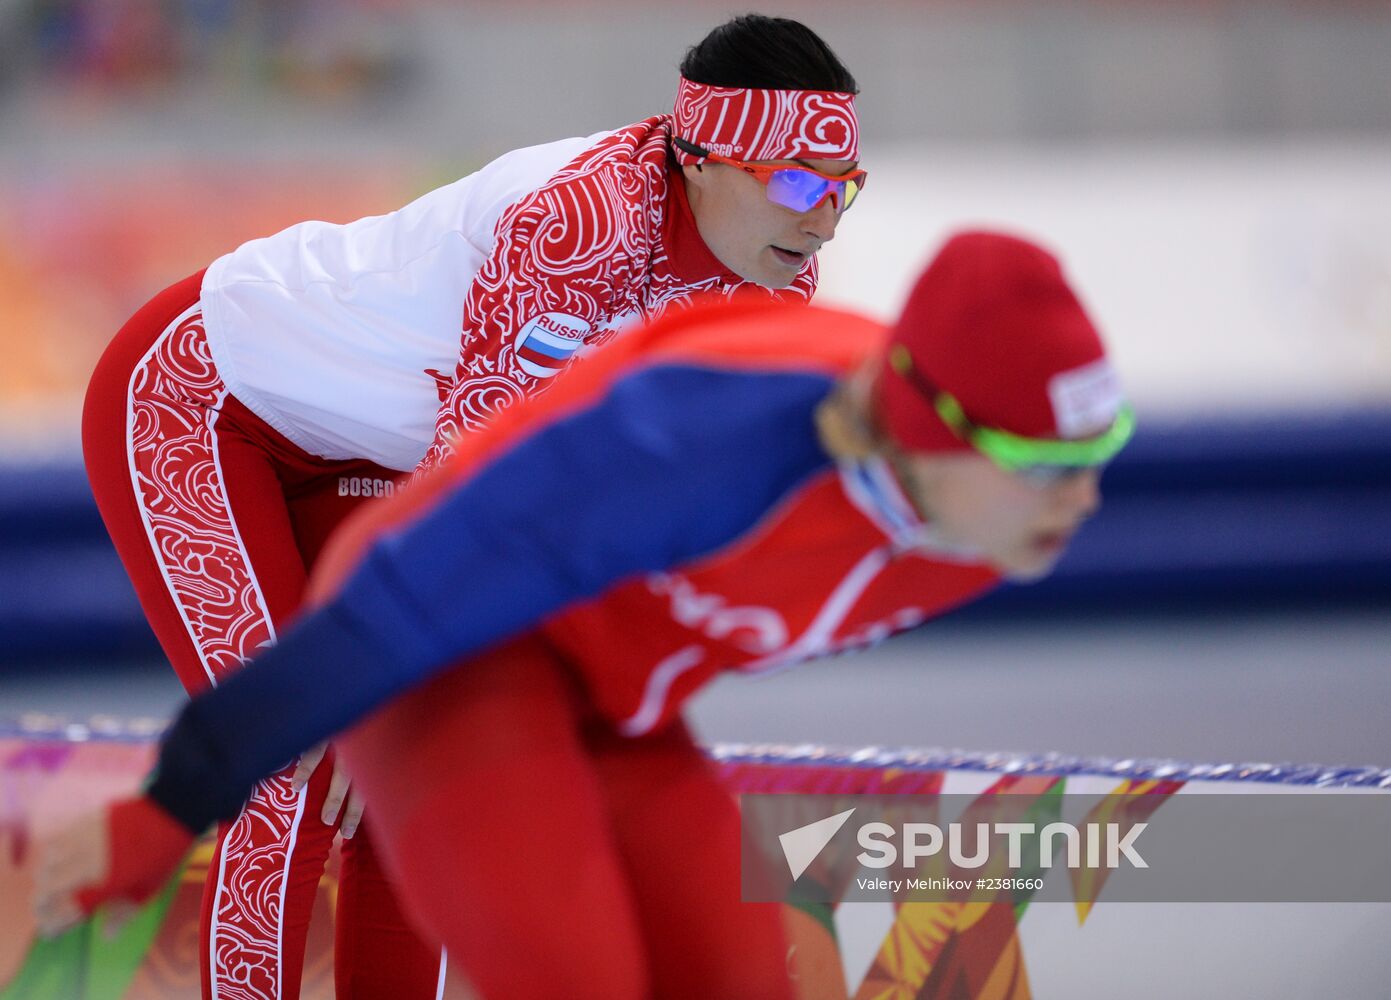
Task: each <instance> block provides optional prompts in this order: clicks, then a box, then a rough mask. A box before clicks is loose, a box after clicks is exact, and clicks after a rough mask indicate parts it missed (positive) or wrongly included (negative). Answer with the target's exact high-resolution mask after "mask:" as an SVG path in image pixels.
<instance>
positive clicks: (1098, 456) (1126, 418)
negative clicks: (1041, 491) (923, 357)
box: [889, 344, 1135, 481]
mask: <svg viewBox="0 0 1391 1000" xmlns="http://www.w3.org/2000/svg"><path fill="white" fill-rule="evenodd" d="M889 366H890V367H891V368H893V370H894V372H896V373H897V374H899V375H901V376H903V377H904V378H906V379H907V380H908V382H909V384H910V385H912V386H913V388H914V389H916V390H917V391H918V392H919V393H920V394H921V395H922V396H923V398H924V399H926V400H927V401H928V402H930V403H931V404H932V407H933V409H934V410H936V412H937V415H938V416H939V417H941V418H942V422H943V423H945V424H946V425H947V427H948V428H950V430H951V432H952V433H953V434H955V435H956V436H957V437H958V438H960V439H961V440H962V441H965V442H966V443H967V444H969V445H970V446H971V447H972V448H975V449H976V451H978V452H980V453H981V454H982V455H984V456H985V457H986V458H989V459H990V460H991V461H993V462H994V463H995V464H996V465H998V466H999V467H1000V468H1002V469H1004V470H1005V471H1007V472H1018V473H1022V474H1024V475H1026V476H1029V477H1030V478H1033V479H1039V480H1044V481H1048V480H1054V479H1061V478H1065V477H1066V476H1069V475H1071V474H1073V473H1075V472H1079V471H1081V470H1083V469H1095V468H1098V467H1100V466H1102V465H1105V464H1106V463H1107V462H1109V461H1110V460H1111V459H1113V458H1115V457H1116V454H1117V453H1118V452H1119V451H1120V450H1121V449H1122V448H1124V447H1125V445H1126V442H1128V441H1129V440H1130V438H1131V436H1132V435H1133V434H1134V433H1135V411H1134V410H1133V409H1132V408H1131V407H1130V406H1129V404H1127V405H1125V406H1122V407H1121V409H1120V412H1119V413H1117V414H1116V419H1115V420H1113V421H1112V422H1111V426H1110V427H1108V428H1107V429H1106V430H1105V431H1103V432H1102V433H1101V434H1098V435H1097V436H1096V437H1090V438H1082V439H1079V440H1075V441H1059V440H1054V439H1051V438H1031V437H1024V436H1022V435H1019V434H1011V433H1010V432H1009V431H1004V430H1000V429H999V428H996V427H984V426H982V425H980V424H977V423H975V422H974V421H972V420H971V419H970V418H969V417H967V416H966V411H965V410H964V409H963V408H962V406H961V403H960V401H959V400H958V399H957V398H956V397H955V396H953V395H952V394H951V393H949V392H947V391H945V390H943V389H939V388H937V387H936V386H934V385H933V384H932V383H930V382H929V381H928V380H927V379H926V378H924V377H923V374H922V373H921V372H920V371H918V369H917V367H916V366H915V365H914V364H913V358H912V356H911V355H910V354H909V353H908V349H907V348H906V347H904V346H903V345H902V344H895V345H894V346H893V347H892V348H890V351H889Z"/></svg>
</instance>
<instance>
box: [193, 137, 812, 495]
mask: <svg viewBox="0 0 1391 1000" xmlns="http://www.w3.org/2000/svg"><path fill="white" fill-rule="evenodd" d="M670 136H671V118H670V116H667V115H662V116H657V117H653V118H649V119H646V120H645V121H641V122H638V123H636V124H634V125H630V126H628V127H626V128H622V129H619V130H617V131H614V132H604V133H599V134H597V135H592V136H587V137H584V138H574V139H564V140H561V141H559V142H552V143H547V144H546V145H542V146H533V147H530V148H527V149H519V150H516V151H514V152H511V153H508V154H506V155H504V156H502V157H500V158H498V159H497V160H494V161H493V162H492V163H490V164H488V165H487V166H485V167H483V168H482V169H481V170H479V171H477V172H476V173H473V174H470V175H469V176H467V177H464V178H462V179H460V180H458V181H455V182H454V183H452V184H449V185H446V186H445V187H442V188H439V189H437V190H435V191H431V192H430V193H429V194H426V195H424V196H423V197H421V198H418V199H417V200H415V201H414V202H411V203H410V204H409V205H407V206H405V207H404V208H402V209H400V210H398V211H395V212H392V213H390V214H388V215H381V216H374V217H370V218H365V219H359V220H357V221H356V222H351V223H348V224H347V225H334V224H330V223H326V222H305V223H301V224H300V225H297V226H292V227H291V228H289V229H286V230H284V231H283V232H280V233H277V234H275V235H274V236H269V237H266V238H265V239H258V240H252V241H251V242H249V243H246V244H244V245H242V246H241V247H239V248H237V249H236V250H234V251H233V252H232V253H230V254H227V255H226V256H224V257H222V258H219V259H218V260H217V261H215V262H214V263H213V264H212V266H211V267H209V268H208V270H207V273H206V275H205V276H204V278H203V286H202V308H203V316H204V321H205V323H206V328H207V336H208V342H209V346H210V349H211V352H212V356H213V360H214V362H215V364H216V365H217V369H218V373H219V374H220V375H221V377H222V379H223V381H224V383H225V384H226V386H227V388H228V389H229V390H230V392H231V393H232V395H234V396H235V397H236V398H237V399H239V400H240V401H241V402H242V403H244V404H245V405H246V406H247V408H249V409H250V410H251V411H252V412H253V413H255V414H256V415H257V416H259V417H260V418H261V419H263V420H264V421H266V423H268V424H269V425H270V426H271V427H273V428H275V429H276V430H277V431H279V432H280V433H281V434H283V435H284V436H285V437H287V438H288V439H289V440H290V441H292V442H293V443H294V444H296V445H298V446H299V447H301V448H303V449H304V450H305V451H307V452H309V453H311V454H313V455H317V456H319V457H322V458H325V459H331V460H338V459H354V458H365V459H369V460H371V461H373V462H376V463H377V464H379V465H383V466H386V467H387V468H391V469H400V470H410V469H414V468H415V467H416V465H417V463H420V462H421V461H422V458H424V459H425V464H426V465H433V464H435V463H436V462H437V461H438V460H439V459H440V458H441V457H443V455H444V454H446V453H447V452H448V450H449V441H450V440H452V439H453V438H454V437H455V436H457V435H458V434H459V433H460V432H467V431H470V430H475V429H477V428H478V427H479V426H481V425H482V423H483V422H484V421H486V420H487V419H488V418H489V417H490V416H491V415H492V414H494V413H496V412H497V411H499V410H500V409H502V408H503V407H505V406H507V405H509V404H511V403H512V402H515V401H516V400H518V399H520V398H523V397H525V396H528V395H531V394H532V393H534V392H535V391H537V390H538V389H540V388H542V387H544V386H545V385H546V384H547V380H548V379H550V378H551V377H552V376H553V375H555V374H556V373H557V372H559V371H561V370H563V369H564V368H565V366H566V365H567V363H568V362H569V361H570V360H571V359H573V358H574V357H575V356H576V355H577V354H579V353H581V352H582V351H584V350H585V349H586V348H589V347H592V346H594V345H596V344H598V343H600V342H601V341H603V340H605V339H607V338H608V337H609V336H611V335H612V333H613V331H615V330H616V329H618V328H619V327H621V326H623V325H625V324H627V323H629V322H631V321H634V320H647V319H651V318H653V317H655V316H657V315H659V314H660V313H662V312H663V311H664V310H665V309H666V308H667V307H668V306H670V305H671V304H672V303H675V302H680V301H682V300H684V299H687V298H688V297H689V296H691V295H692V294H694V293H714V294H728V293H730V292H733V291H734V290H735V289H738V288H750V287H757V286H753V285H751V284H749V283H748V282H744V281H743V280H742V279H741V278H739V277H738V276H737V275H735V274H733V273H732V272H730V271H729V270H728V269H726V268H725V267H724V266H723V265H722V264H720V262H719V261H718V260H717V259H716V258H715V257H714V255H713V254H712V253H711V252H710V250H709V249H708V248H707V247H706V246H705V244H704V242H703V241H702V240H701V238H700V235H699V233H698V232H697V231H696V228H695V221H694V219H693V217H692V215H691V210H690V206H689V205H688V203H687V201H686V193H685V186H684V184H683V183H682V182H681V179H680V175H679V173H677V172H675V169H676V168H673V167H672V166H671V165H670V163H669V160H668V155H669V154H668V142H669V139H670ZM815 287H816V269H815V262H814V261H810V262H808V264H807V266H806V267H805V268H804V269H803V271H802V273H801V274H800V275H799V276H798V277H797V279H796V280H795V281H794V282H793V284H792V285H791V286H790V287H789V288H787V289H785V290H783V291H781V292H777V293H772V294H774V295H775V297H777V298H781V299H784V300H788V301H805V300H807V299H809V298H810V297H811V294H812V292H813V291H814V290H815ZM427 453H428V454H427Z"/></svg>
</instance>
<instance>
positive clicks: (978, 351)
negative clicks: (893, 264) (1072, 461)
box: [877, 232, 1122, 451]
mask: <svg viewBox="0 0 1391 1000" xmlns="http://www.w3.org/2000/svg"><path fill="white" fill-rule="evenodd" d="M899 344H901V345H902V346H903V347H904V348H906V349H907V351H908V354H909V356H910V357H911V358H912V361H913V366H914V368H915V369H916V370H917V372H918V373H919V374H920V375H921V376H922V378H923V379H925V380H926V381H927V382H928V383H929V384H930V385H932V386H935V387H936V388H937V389H941V390H944V391H946V392H949V393H951V394H952V395H953V396H955V397H956V398H957V400H958V401H959V402H960V403H961V408H962V410H964V411H965V413H966V416H967V417H968V418H969V419H970V420H971V422H972V423H975V424H978V425H981V426H987V427H994V428H998V429H1000V430H1006V431H1010V432H1012V433H1014V434H1021V435H1024V436H1026V437H1035V438H1078V437H1089V436H1091V435H1093V434H1097V433H1099V432H1101V431H1104V430H1105V429H1106V427H1107V426H1108V425H1109V424H1110V422H1111V421H1112V420H1113V419H1114V418H1115V416H1116V413H1117V412H1118V411H1119V409H1120V406H1121V403H1122V399H1121V392H1120V384H1119V380H1118V379H1117V378H1116V375H1115V372H1114V370H1113V369H1112V368H1111V365H1110V363H1109V362H1108V361H1107V360H1106V349H1105V346H1104V345H1103V344H1102V343H1101V338H1100V336H1098V334H1097V332H1096V328H1095V327H1094V326H1092V323H1091V320H1089V319H1088V318H1087V314H1086V312H1085V311H1084V310H1083V309H1082V305H1081V303H1079V302H1078V301H1077V296H1076V295H1074V294H1073V292H1072V289H1071V288H1069V287H1068V284H1067V280H1066V279H1065V278H1064V277H1063V273H1062V269H1061V268H1060V267H1059V266H1058V262H1057V260H1056V259H1055V258H1054V257H1053V255H1052V254H1050V253H1048V251H1046V250H1044V249H1043V248H1041V247H1039V246H1037V245H1035V244H1033V243H1030V242H1028V241H1026V240H1022V239H1017V238H1015V237H1013V236H1005V235H1003V234H1000V233H988V232H967V233H961V234H959V235H956V236H953V237H952V238H951V239H950V240H949V241H948V242H947V244H946V246H944V247H943V248H942V249H941V250H940V251H939V252H938V254H937V256H936V258H934V259H933V261H932V263H930V264H929V265H928V267H927V270H926V271H924V272H923V274H922V277H920V278H919V279H918V283H917V285H916V286H914V288H913V291H912V294H911V295H909V297H908V303H907V305H905V306H904V308H903V314H902V315H901V316H900V317H899V320H898V323H897V324H896V325H895V327H894V330H893V334H892V336H891V337H890V340H889V349H890V351H892V350H893V349H894V346H895V345H899ZM877 398H878V405H879V413H880V416H881V418H882V419H883V421H884V423H885V428H886V430H887V431H888V432H889V434H890V435H891V436H892V437H893V438H894V440H895V441H897V442H898V443H899V444H900V445H902V446H903V447H905V448H908V449H909V450H912V451H957V450H962V449H969V448H970V445H969V444H966V443H965V442H964V441H962V440H961V439H960V438H959V437H958V436H957V435H956V434H954V433H952V431H951V429H950V428H949V427H947V425H946V424H945V423H943V422H942V419H941V418H940V417H939V416H938V415H937V412H936V410H935V409H934V407H933V405H932V402H931V401H930V400H929V399H928V398H926V397H925V396H924V394H923V392H922V391H921V390H920V389H919V388H918V387H917V386H915V384H914V382H913V381H911V380H910V379H909V378H908V377H906V376H904V375H902V374H899V373H898V372H895V371H894V370H893V369H892V368H891V367H889V365H888V363H887V357H886V363H885V365H884V367H883V369H882V370H881V371H880V375H879V382H878V388H877Z"/></svg>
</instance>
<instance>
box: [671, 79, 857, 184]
mask: <svg viewBox="0 0 1391 1000" xmlns="http://www.w3.org/2000/svg"><path fill="white" fill-rule="evenodd" d="M676 134H677V135H678V136H680V137H681V138H682V139H684V140H686V141H687V142H689V143H691V144H692V145H695V146H699V147H700V148H702V149H705V150H709V151H710V152H712V153H715V154H717V155H719V156H728V157H732V158H733V159H736V160H795V159H803V158H810V159H819V160H858V159H859V158H860V148H859V147H860V126H859V121H858V120H857V119H856V117H855V95H854V94H842V93H837V92H835V91H829V90H756V89H750V88H743V87H712V86H708V85H706V84H703V83H694V82H692V81H690V80H687V79H686V78H685V77H684V76H683V77H682V78H681V85H680V87H679V88H678V89H677V91H676ZM676 158H677V160H678V161H680V162H681V163H683V164H689V163H699V162H700V161H701V159H702V157H698V156H693V155H691V154H690V153H688V152H685V151H684V150H682V149H680V148H679V147H678V148H677V149H676Z"/></svg>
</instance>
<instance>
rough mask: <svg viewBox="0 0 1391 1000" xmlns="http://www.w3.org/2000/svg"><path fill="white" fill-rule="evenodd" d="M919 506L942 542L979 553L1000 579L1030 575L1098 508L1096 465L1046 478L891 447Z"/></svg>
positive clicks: (974, 457)
mask: <svg viewBox="0 0 1391 1000" xmlns="http://www.w3.org/2000/svg"><path fill="white" fill-rule="evenodd" d="M890 460H891V462H892V464H893V466H894V468H895V471H896V472H897V474H898V477H899V479H900V480H901V481H902V483H903V486H904V489H905V491H906V492H907V493H908V495H909V497H910V498H911V499H912V500H913V503H914V505H915V506H916V507H917V508H918V510H919V512H920V513H921V514H922V515H923V516H924V517H925V518H927V520H928V521H930V522H931V524H932V526H933V528H934V529H935V530H936V532H937V533H938V536H939V537H940V538H941V539H942V540H943V541H944V542H947V543H950V544H953V545H960V546H963V547H966V548H968V549H974V550H976V551H978V552H980V553H982V554H983V556H984V557H985V559H986V561H988V562H989V563H991V564H992V565H994V566H995V567H996V568H997V569H999V570H1000V572H1001V573H1003V574H1004V575H1005V576H1006V577H1009V578H1010V579H1014V580H1036V579H1038V578H1039V577H1041V576H1044V575H1046V574H1047V573H1048V572H1049V571H1050V570H1051V569H1052V568H1053V566H1054V565H1055V564H1056V563H1057V561H1058V559H1059V558H1061V557H1062V554H1063V552H1064V551H1065V550H1066V549H1067V544H1068V542H1069V541H1071V539H1072V536H1073V535H1074V534H1075V533H1076V531H1077V529H1078V528H1079V527H1080V526H1081V525H1082V522H1083V521H1085V520H1086V519H1087V518H1089V517H1091V516H1092V515H1093V514H1095V513H1096V511H1097V509H1098V508H1099V507H1100V506H1101V492H1100V489H1099V482H1100V479H1101V472H1100V470H1098V469H1079V470H1076V471H1073V472H1070V473H1069V474H1068V475H1065V476H1061V477H1057V478H1053V479H1052V480H1050V481H1046V482H1045V481H1038V480H1036V479H1031V478H1029V477H1028V476H1026V475H1024V474H1021V473H1017V472H1006V471H1005V470H1004V469H1002V468H1000V467H999V466H998V465H996V464H995V463H994V462H992V461H991V460H990V459H988V458H986V457H985V456H984V455H980V454H977V453H975V452H960V453H957V452H951V453H933V454H928V453H912V452H895V451H891V452H890Z"/></svg>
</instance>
